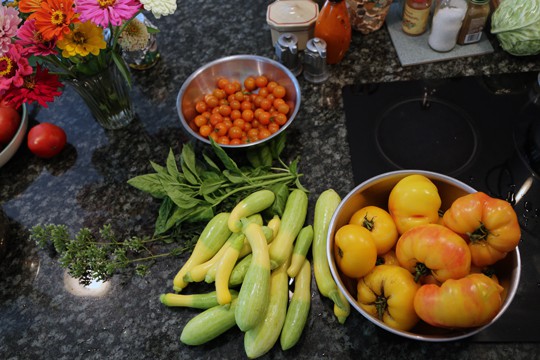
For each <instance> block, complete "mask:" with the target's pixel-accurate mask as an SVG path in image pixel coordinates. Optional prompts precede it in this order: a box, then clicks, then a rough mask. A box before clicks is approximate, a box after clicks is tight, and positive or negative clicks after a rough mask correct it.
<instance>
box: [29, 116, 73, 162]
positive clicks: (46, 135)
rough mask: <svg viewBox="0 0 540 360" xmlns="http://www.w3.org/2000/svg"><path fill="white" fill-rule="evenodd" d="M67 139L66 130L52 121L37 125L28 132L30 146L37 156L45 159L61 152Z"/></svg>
mask: <svg viewBox="0 0 540 360" xmlns="http://www.w3.org/2000/svg"><path fill="white" fill-rule="evenodd" d="M66 141H67V138H66V133H65V132H64V130H63V129H62V128H61V127H59V126H56V125H54V124H50V123H41V124H39V125H36V126H34V127H33V128H32V129H30V131H29V132H28V148H29V149H30V151H32V153H34V154H35V155H36V156H39V157H41V158H45V159H48V158H51V157H53V156H55V155H57V154H58V153H60V151H62V149H63V148H64V146H65V145H66Z"/></svg>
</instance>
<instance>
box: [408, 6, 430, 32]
mask: <svg viewBox="0 0 540 360" xmlns="http://www.w3.org/2000/svg"><path fill="white" fill-rule="evenodd" d="M431 2H432V0H406V2H405V6H404V8H403V20H402V22H401V28H402V29H403V32H404V33H405V34H407V35H412V36H418V35H422V34H423V33H425V32H426V29H427V25H428V19H429V12H430V10H431Z"/></svg>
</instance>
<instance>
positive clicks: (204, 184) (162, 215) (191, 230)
mask: <svg viewBox="0 0 540 360" xmlns="http://www.w3.org/2000/svg"><path fill="white" fill-rule="evenodd" d="M284 146H285V137H284V136H280V137H278V138H276V139H275V140H274V141H271V142H269V143H268V144H267V145H263V146H260V147H258V148H257V149H254V150H249V152H248V153H247V154H246V158H247V160H248V162H249V165H246V166H242V167H240V166H238V164H237V163H236V162H235V161H234V160H233V159H232V158H231V157H230V156H228V155H227V154H226V152H225V151H224V150H223V149H222V148H221V147H220V146H218V145H217V144H215V143H214V142H212V149H213V151H214V155H215V156H216V157H217V158H218V159H219V161H220V162H221V164H222V166H221V167H220V166H219V165H218V164H217V163H216V162H215V161H214V160H213V159H212V157H211V156H210V155H209V154H206V153H204V154H203V159H202V160H200V159H197V158H196V156H195V152H194V149H193V145H192V144H191V143H186V144H184V146H183V147H182V153H181V156H180V168H179V167H178V166H177V162H176V158H175V155H174V154H173V152H172V150H171V151H169V155H168V157H167V160H166V165H165V166H160V165H158V164H156V163H154V162H151V164H152V167H153V168H154V170H155V171H156V172H155V173H152V174H147V175H141V176H137V177H134V178H132V179H130V180H128V183H129V184H130V185H132V186H134V187H135V188H137V189H140V190H142V191H144V192H146V193H148V194H150V195H151V196H153V197H155V198H158V199H161V200H162V203H161V206H160V209H159V213H158V217H157V220H156V225H155V230H154V234H153V235H152V236H143V237H139V236H132V237H127V238H125V239H119V238H118V237H117V236H116V234H115V233H114V232H113V230H112V228H111V225H109V224H106V225H103V226H102V228H101V229H99V231H97V232H96V233H93V232H92V231H91V230H90V229H88V228H82V229H80V230H79V232H78V233H77V234H76V235H75V236H74V237H72V236H71V235H70V233H69V231H68V228H67V226H66V225H55V224H48V225H36V226H34V227H33V228H32V229H31V234H30V238H31V239H32V240H34V241H35V242H36V243H37V244H38V246H39V247H41V248H48V247H50V246H52V247H53V248H54V250H55V251H56V252H57V253H58V256H59V260H58V261H59V263H60V266H61V267H62V268H65V269H67V270H68V272H69V274H70V275H71V276H73V277H74V278H77V279H78V280H79V282H80V283H81V284H83V285H89V284H90V282H91V281H92V280H101V281H106V280H109V279H110V278H111V277H112V276H113V275H114V274H115V273H116V272H118V271H121V270H124V269H127V268H128V267H130V266H135V272H136V273H137V274H138V275H140V276H144V275H146V273H147V272H148V270H149V268H150V267H151V265H152V264H153V263H154V262H155V261H156V260H157V259H159V258H164V257H168V256H178V255H181V254H183V253H185V252H187V251H191V250H192V249H193V247H194V245H195V243H196V241H197V239H198V235H199V233H200V231H201V228H202V226H201V224H205V223H206V222H207V221H209V220H210V219H212V218H213V217H214V214H217V213H218V212H222V211H231V210H232V208H233V207H234V205H236V204H237V203H238V202H239V201H240V200H242V199H243V198H244V197H245V196H247V195H248V194H250V193H252V192H255V191H257V190H260V189H263V188H267V189H270V190H272V191H273V192H274V193H275V194H276V200H275V201H274V204H273V205H272V208H270V209H268V218H271V217H272V216H273V215H274V214H278V215H282V213H283V209H284V207H285V203H286V201H287V197H288V196H289V191H290V188H293V187H296V188H299V189H302V190H304V191H306V190H305V189H304V188H303V186H302V184H301V183H300V177H301V174H299V173H298V171H297V167H298V159H296V160H294V161H292V162H291V163H290V164H289V165H286V164H285V163H284V162H283V161H282V160H281V158H280V154H281V152H282V150H283V148H284ZM274 162H277V163H279V166H278V167H274V166H273V164H274ZM306 192H307V191H306ZM173 243H174V244H181V245H172V244H173ZM162 245H169V246H166V247H168V248H170V247H173V248H172V250H166V249H164V247H163V246H162ZM154 249H158V251H156V252H154Z"/></svg>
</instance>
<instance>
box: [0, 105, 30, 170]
mask: <svg viewBox="0 0 540 360" xmlns="http://www.w3.org/2000/svg"><path fill="white" fill-rule="evenodd" d="M27 128H28V114H27V112H26V106H25V105H24V104H23V106H21V109H20V110H19V111H18V110H15V109H13V108H11V107H7V106H1V107H0V167H2V166H4V165H5V164H6V163H7V162H8V161H9V160H10V159H11V158H12V157H13V155H15V153H16V152H17V150H18V149H19V147H20V146H21V144H22V142H23V140H24V138H25V136H26V130H27Z"/></svg>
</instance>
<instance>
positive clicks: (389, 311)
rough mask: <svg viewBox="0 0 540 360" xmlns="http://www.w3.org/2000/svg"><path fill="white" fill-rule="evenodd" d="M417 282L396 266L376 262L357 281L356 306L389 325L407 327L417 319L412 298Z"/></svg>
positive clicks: (407, 328) (403, 328)
mask: <svg viewBox="0 0 540 360" xmlns="http://www.w3.org/2000/svg"><path fill="white" fill-rule="evenodd" d="M419 288H420V285H419V284H417V283H416V282H415V281H414V278H413V276H412V275H411V273H410V272H408V271H407V270H405V269H404V268H402V267H400V266H397V265H379V266H376V267H375V268H374V269H373V270H372V271H371V272H370V273H369V274H367V275H366V276H364V277H363V278H361V279H359V280H358V285H357V291H358V295H357V301H358V305H360V307H361V308H362V309H364V310H365V311H366V312H368V313H369V314H371V315H372V316H374V317H375V318H377V319H379V320H381V321H382V322H384V323H385V324H386V325H388V326H390V327H391V328H394V329H398V330H409V329H411V328H412V327H413V326H414V325H416V323H417V322H418V321H419V318H418V315H416V312H415V311H414V297H415V294H416V291H417V290H418V289H419Z"/></svg>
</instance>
